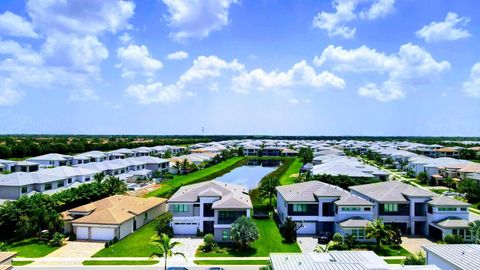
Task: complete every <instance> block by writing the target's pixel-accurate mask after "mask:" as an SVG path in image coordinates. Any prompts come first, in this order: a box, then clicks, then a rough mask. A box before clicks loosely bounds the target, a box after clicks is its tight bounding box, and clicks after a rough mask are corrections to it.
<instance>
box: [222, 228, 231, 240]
mask: <svg viewBox="0 0 480 270" xmlns="http://www.w3.org/2000/svg"><path fill="white" fill-rule="evenodd" d="M229 238H230V237H229V235H228V231H227V230H225V231H222V240H223V241H227V240H229Z"/></svg>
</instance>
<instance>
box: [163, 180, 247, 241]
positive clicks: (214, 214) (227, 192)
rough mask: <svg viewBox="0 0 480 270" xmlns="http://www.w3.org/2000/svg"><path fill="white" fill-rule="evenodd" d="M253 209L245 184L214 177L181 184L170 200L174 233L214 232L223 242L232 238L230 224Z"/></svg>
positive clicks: (169, 205) (169, 208) (169, 206)
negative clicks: (201, 181)
mask: <svg viewBox="0 0 480 270" xmlns="http://www.w3.org/2000/svg"><path fill="white" fill-rule="evenodd" d="M252 208H253V206H252V201H251V199H250V196H249V195H248V189H247V188H246V187H243V186H239V185H235V184H229V183H223V182H219V181H215V180H212V181H207V182H203V183H198V184H193V185H188V186H184V187H181V188H180V189H179V190H178V191H177V192H175V194H173V196H172V197H171V198H170V199H169V200H168V210H169V211H170V212H171V213H172V214H173V220H172V222H171V226H172V228H173V233H174V234H176V235H182V234H183V235H189V234H196V233H197V232H203V233H205V234H207V233H212V234H213V235H214V236H215V241H220V242H221V241H230V228H231V224H232V223H233V222H234V221H235V220H237V219H238V218H239V217H241V216H246V217H250V214H251V210H252Z"/></svg>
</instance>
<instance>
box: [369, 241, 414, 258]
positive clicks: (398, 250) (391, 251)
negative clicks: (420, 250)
mask: <svg viewBox="0 0 480 270" xmlns="http://www.w3.org/2000/svg"><path fill="white" fill-rule="evenodd" d="M360 248H361V249H363V248H366V249H368V250H372V251H374V252H375V253H377V255H378V256H385V257H387V256H408V255H410V252H408V251H407V250H406V249H404V248H403V247H401V246H398V247H395V246H387V245H382V247H381V248H380V250H376V249H375V245H373V244H369V245H360Z"/></svg>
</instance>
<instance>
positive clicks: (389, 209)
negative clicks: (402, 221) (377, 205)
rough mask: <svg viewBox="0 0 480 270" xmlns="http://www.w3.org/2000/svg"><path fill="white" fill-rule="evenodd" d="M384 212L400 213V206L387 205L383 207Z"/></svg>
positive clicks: (394, 204)
mask: <svg viewBox="0 0 480 270" xmlns="http://www.w3.org/2000/svg"><path fill="white" fill-rule="evenodd" d="M383 211H385V212H398V204H396V203H386V204H384V205H383Z"/></svg>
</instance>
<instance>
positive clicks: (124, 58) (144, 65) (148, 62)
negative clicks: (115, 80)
mask: <svg viewBox="0 0 480 270" xmlns="http://www.w3.org/2000/svg"><path fill="white" fill-rule="evenodd" d="M117 58H118V59H119V60H120V63H119V64H117V65H115V67H117V68H121V69H122V77H124V78H130V79H132V78H135V76H136V75H137V74H139V73H140V74H143V75H145V76H153V75H154V73H155V71H157V70H158V69H161V68H162V67H163V64H162V62H160V61H159V60H157V59H154V58H153V57H152V56H151V55H150V53H149V51H148V48H147V47H146V46H144V45H140V46H139V45H129V46H128V47H120V48H118V50H117Z"/></svg>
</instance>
